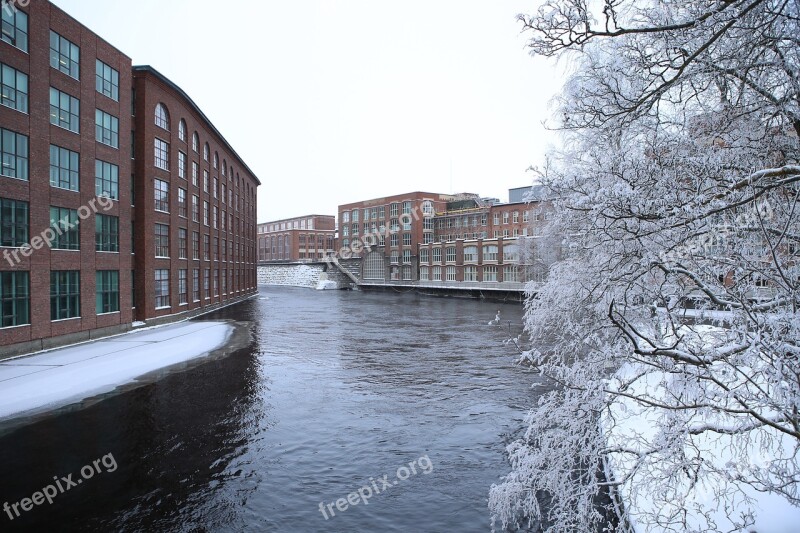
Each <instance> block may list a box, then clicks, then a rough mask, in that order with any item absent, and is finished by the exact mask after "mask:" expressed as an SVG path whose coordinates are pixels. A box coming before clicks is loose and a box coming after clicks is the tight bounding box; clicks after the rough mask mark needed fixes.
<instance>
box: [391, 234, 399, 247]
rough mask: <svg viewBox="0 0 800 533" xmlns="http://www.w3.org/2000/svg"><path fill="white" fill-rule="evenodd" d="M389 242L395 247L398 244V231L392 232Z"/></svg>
mask: <svg viewBox="0 0 800 533" xmlns="http://www.w3.org/2000/svg"><path fill="white" fill-rule="evenodd" d="M389 243H390V246H392V247H395V246H397V245H398V236H397V233H392V234H391V235H390V236H389Z"/></svg>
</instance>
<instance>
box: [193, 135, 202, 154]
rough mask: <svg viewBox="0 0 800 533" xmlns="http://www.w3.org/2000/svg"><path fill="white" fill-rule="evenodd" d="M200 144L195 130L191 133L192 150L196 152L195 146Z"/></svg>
mask: <svg viewBox="0 0 800 533" xmlns="http://www.w3.org/2000/svg"><path fill="white" fill-rule="evenodd" d="M199 144H200V138H199V137H198V136H197V132H194V133H192V150H194V152H195V153H197V147H198V146H199Z"/></svg>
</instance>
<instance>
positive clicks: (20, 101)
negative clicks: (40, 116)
mask: <svg viewBox="0 0 800 533" xmlns="http://www.w3.org/2000/svg"><path fill="white" fill-rule="evenodd" d="M0 87H2V91H0V104H2V105H4V106H6V107H10V108H11V109H16V110H17V111H22V112H23V113H27V112H28V75H27V74H25V73H24V72H20V71H19V70H17V69H15V68H13V67H10V66H8V65H5V64H3V63H0Z"/></svg>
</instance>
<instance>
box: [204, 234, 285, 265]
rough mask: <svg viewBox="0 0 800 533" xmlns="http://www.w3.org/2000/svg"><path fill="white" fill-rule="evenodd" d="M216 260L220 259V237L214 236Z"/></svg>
mask: <svg viewBox="0 0 800 533" xmlns="http://www.w3.org/2000/svg"><path fill="white" fill-rule="evenodd" d="M287 255H288V253H287ZM214 261H219V237H214Z"/></svg>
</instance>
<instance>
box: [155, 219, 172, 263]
mask: <svg viewBox="0 0 800 533" xmlns="http://www.w3.org/2000/svg"><path fill="white" fill-rule="evenodd" d="M155 236H156V240H155V243H156V257H169V226H167V225H166V224H156V233H155Z"/></svg>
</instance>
